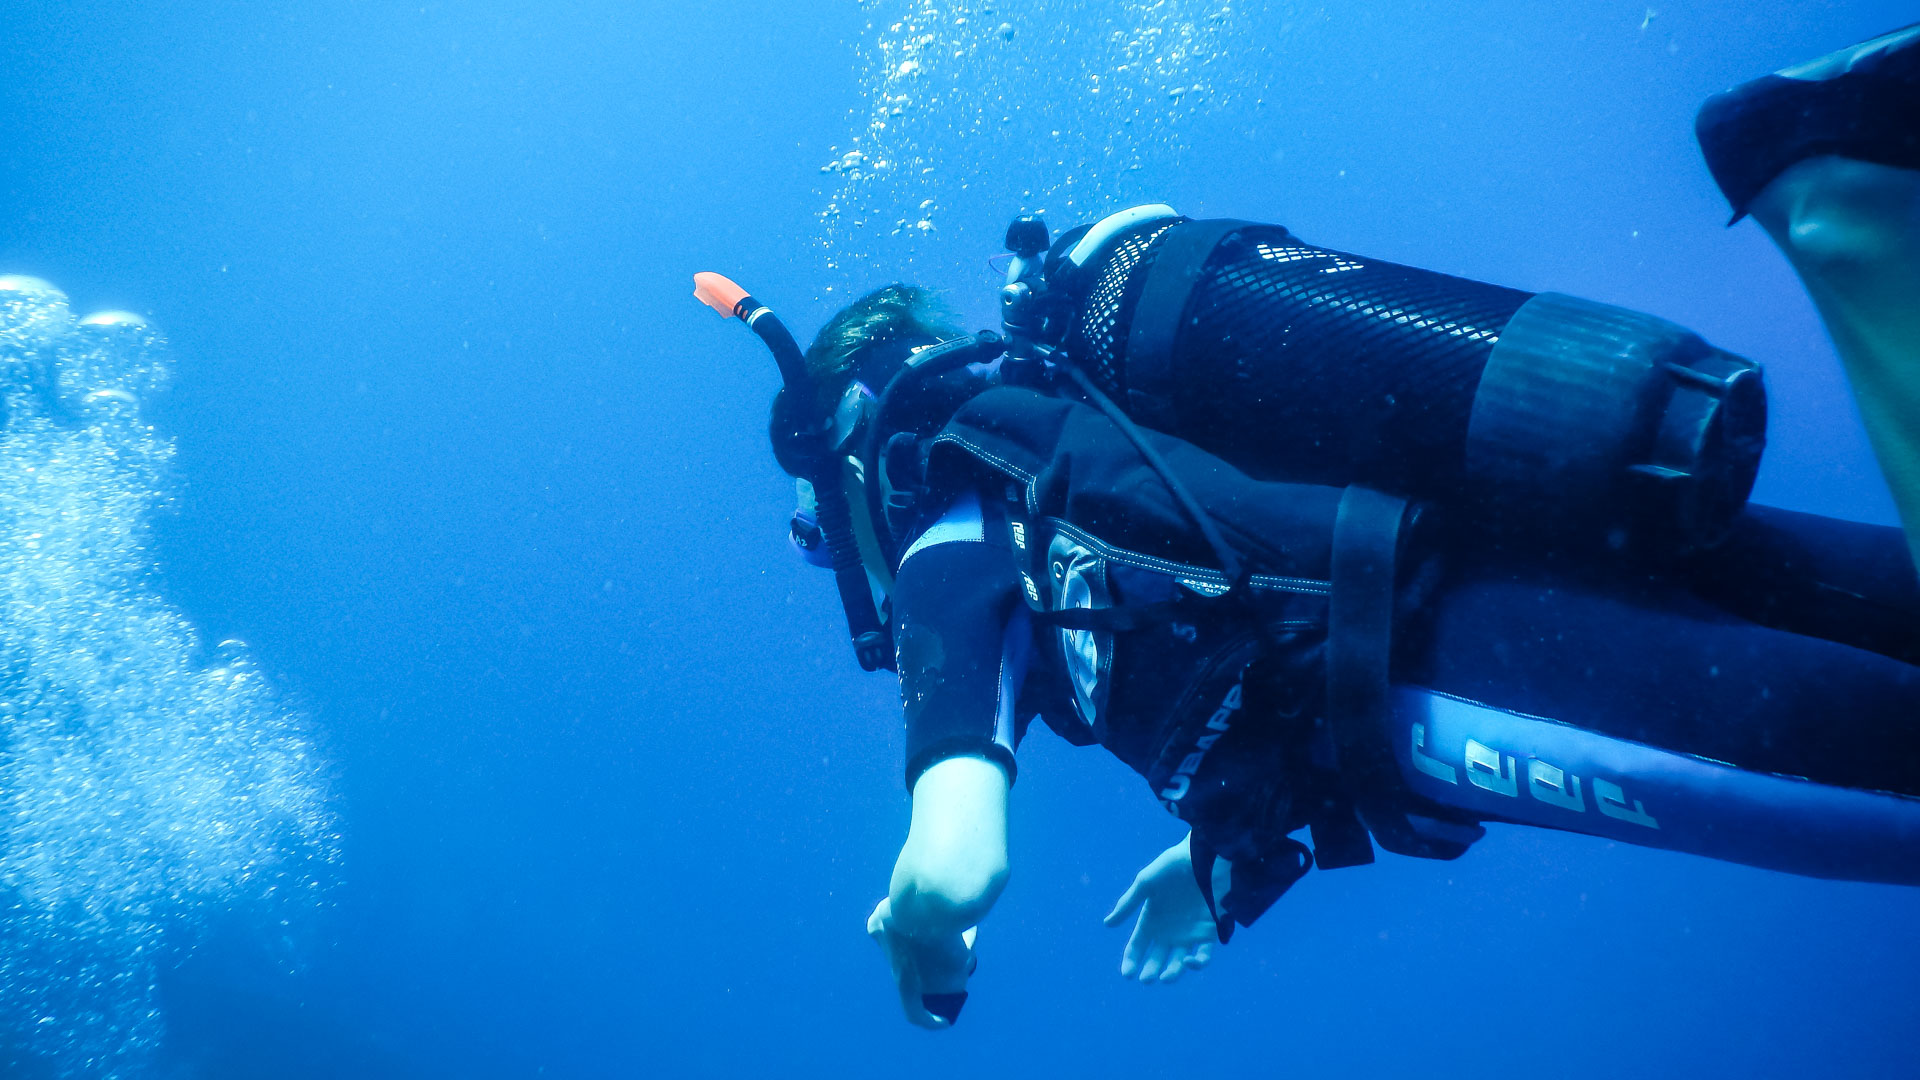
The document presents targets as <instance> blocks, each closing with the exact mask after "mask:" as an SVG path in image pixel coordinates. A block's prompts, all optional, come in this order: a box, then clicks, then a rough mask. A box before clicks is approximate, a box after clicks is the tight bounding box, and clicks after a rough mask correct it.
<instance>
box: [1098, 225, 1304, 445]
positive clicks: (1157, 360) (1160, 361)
mask: <svg viewBox="0 0 1920 1080" xmlns="http://www.w3.org/2000/svg"><path fill="white" fill-rule="evenodd" d="M1250 228H1273V226H1270V225H1269V226H1257V225H1256V224H1255V223H1254V222H1251V221H1236V220H1233V219H1231V218H1221V219H1218V220H1211V221H1188V222H1184V223H1182V224H1180V225H1176V226H1174V227H1173V228H1171V229H1168V230H1167V231H1166V233H1165V235H1163V236H1161V237H1160V240H1159V242H1158V244H1157V245H1156V247H1157V249H1158V250H1157V251H1155V252H1154V256H1153V262H1152V263H1151V264H1149V266H1148V268H1147V280H1146V284H1144V285H1142V286H1141V287H1140V298H1139V299H1138V300H1137V301H1135V302H1134V306H1133V323H1132V326H1131V328H1130V329H1129V330H1128V331H1127V405H1128V410H1129V411H1130V412H1132V413H1133V415H1134V416H1137V417H1139V418H1140V421H1141V422H1142V423H1144V424H1146V425H1147V426H1148V427H1156V428H1160V429H1161V430H1166V428H1167V425H1168V423H1169V422H1170V421H1171V420H1172V417H1171V416H1170V415H1169V413H1170V404H1171V402H1172V400H1173V399H1172V397H1171V395H1170V394H1169V390H1170V389H1171V386H1172V383H1173V375H1174V372H1173V346H1174V341H1175V340H1176V339H1177V338H1178V337H1179V334H1180V326H1181V323H1182V321H1183V320H1184V319H1185V318H1186V314H1187V303H1188V301H1189V300H1191V299H1192V298H1193V290H1194V289H1195V287H1197V286H1198V285H1199V284H1200V278H1201V276H1202V275H1203V274H1204V273H1205V272H1206V269H1207V264H1208V263H1209V262H1210V261H1211V260H1212V259H1213V253H1214V251H1215V249H1217V248H1219V247H1220V245H1221V244H1224V243H1226V242H1227V240H1228V239H1230V238H1231V237H1232V236H1233V235H1234V234H1235V233H1238V232H1240V231H1241V230H1243V229H1250Z"/></svg>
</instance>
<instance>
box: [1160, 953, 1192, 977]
mask: <svg viewBox="0 0 1920 1080" xmlns="http://www.w3.org/2000/svg"><path fill="white" fill-rule="evenodd" d="M1186 959H1187V954H1186V953H1185V952H1184V951H1182V950H1180V949H1174V950H1173V951H1172V953H1170V954H1169V955H1168V956H1167V967H1166V970H1165V971H1162V972H1161V973H1160V981H1161V982H1163V983H1170V982H1172V981H1174V980H1175V979H1178V978H1179V977H1180V973H1181V972H1182V971H1185V970H1186Z"/></svg>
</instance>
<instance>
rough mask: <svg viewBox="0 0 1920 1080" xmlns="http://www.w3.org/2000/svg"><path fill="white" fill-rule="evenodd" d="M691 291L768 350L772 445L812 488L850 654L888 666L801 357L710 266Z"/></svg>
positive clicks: (826, 433) (827, 434)
mask: <svg viewBox="0 0 1920 1080" xmlns="http://www.w3.org/2000/svg"><path fill="white" fill-rule="evenodd" d="M693 284H694V288H693V295H694V296H695V297H696V298H698V299H699V300H700V301H701V302H702V303H704V304H706V305H707V306H708V307H710V308H712V309H713V310H715V311H717V312H719V313H720V315H721V317H722V318H733V319H739V320H740V321H741V322H743V323H746V324H747V329H749V330H752V331H753V332H754V335H755V336H757V337H758V338H759V339H760V341H761V342H762V343H763V344H765V345H766V347H767V350H768V351H769V352H771V353H773V360H774V363H775V364H777V365H779V368H780V381H781V383H782V385H783V387H784V388H785V393H784V394H783V395H782V396H783V397H784V399H785V401H786V407H785V408H783V409H781V410H780V411H778V412H777V413H776V421H775V422H776V425H777V426H776V428H775V431H774V440H775V443H776V446H775V450H776V453H777V456H779V458H780V460H781V462H782V464H783V466H786V467H788V468H789V471H791V472H793V473H794V474H795V475H796V476H797V477H798V478H799V479H801V480H805V481H806V482H807V483H808V484H809V485H810V486H811V487H812V488H813V493H814V501H815V511H814V512H815V515H816V520H817V522H818V526H819V529H820V533H821V535H822V537H823V538H824V539H825V541H826V548H827V555H828V562H829V564H830V565H831V566H832V568H833V580H834V585H835V586H836V587H837V588H838V590H839V592H840V604H841V606H842V607H843V608H845V609H846V613H847V635H848V637H850V638H851V639H852V642H853V653H854V656H855V657H856V658H857V659H858V660H859V661H860V667H861V668H862V669H863V670H866V671H879V670H881V669H882V668H885V669H888V670H891V669H892V668H893V640H892V637H891V635H889V634H888V632H887V628H886V627H885V626H884V625H883V624H882V623H881V621H880V614H879V611H878V610H877V609H876V607H875V604H874V598H873V587H872V585H871V584H870V583H869V582H868V580H867V571H866V568H865V566H864V565H863V563H862V560H861V558H860V542H859V540H858V538H857V537H856V536H855V534H854V526H853V515H852V511H851V509H850V508H849V506H848V503H847V499H848V495H849V493H848V491H847V486H846V483H845V477H844V470H843V469H842V468H841V467H840V462H839V461H838V460H837V458H838V456H839V455H837V454H836V453H835V452H834V449H833V447H832V446H830V445H829V440H830V438H831V437H832V429H833V427H834V418H833V417H832V416H825V417H822V416H819V415H817V410H816V409H815V408H814V407H813V401H814V396H815V391H814V388H813V385H812V380H810V379H809V378H808V376H807V365H806V359H805V356H804V355H803V354H802V353H801V351H800V346H799V343H797V342H795V341H794V340H793V334H792V332H791V331H789V330H788V329H787V327H786V324H785V323H782V322H781V321H780V317H779V316H777V315H775V314H774V313H773V311H772V310H771V309H770V308H768V307H767V306H766V305H765V304H762V303H760V302H759V301H758V300H755V299H754V298H753V297H752V296H751V295H750V294H748V292H747V290H745V289H743V288H741V287H740V286H739V285H737V284H735V283H734V282H732V281H730V280H728V279H727V278H725V277H723V276H721V275H719V274H715V273H699V274H695V275H694V276H693Z"/></svg>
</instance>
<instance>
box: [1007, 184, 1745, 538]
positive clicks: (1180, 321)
mask: <svg viewBox="0 0 1920 1080" xmlns="http://www.w3.org/2000/svg"><path fill="white" fill-rule="evenodd" d="M1007 246H1008V248H1009V250H1011V251H1012V252H1013V255H1014V257H1013V261H1012V263H1011V265H1010V267H1009V270H1008V275H1007V284H1006V286H1005V287H1004V289H1003V290H1002V310H1003V320H1004V324H1005V327H1006V332H1007V337H1008V339H1009V349H1010V353H1011V359H1010V363H1012V364H1014V365H1015V366H1016V369H1024V370H1026V371H1029V372H1032V373H1039V372H1042V371H1045V370H1052V369H1053V368H1056V367H1063V368H1070V369H1077V370H1078V371H1080V372H1084V373H1085V374H1086V376H1087V377H1088V378H1089V379H1090V380H1091V381H1092V382H1093V383H1094V384H1096V385H1098V386H1099V387H1100V389H1101V390H1103V391H1104V392H1105V393H1106V394H1107V395H1108V396H1110V397H1111V398H1113V399H1114V400H1115V401H1117V402H1119V403H1121V404H1122V405H1123V406H1124V407H1125V409H1126V411H1127V412H1128V414H1130V415H1131V416H1132V417H1133V418H1134V419H1135V420H1137V421H1138V422H1140V423H1142V424H1144V425H1146V426H1148V427H1152V428H1156V429H1158V430H1161V431H1164V432H1166V433H1168V434H1172V435H1176V436H1178V437H1180V438H1182V439H1185V440H1187V441H1189V442H1192V443H1194V444H1196V445H1198V446H1200V447H1201V448H1202V449H1205V450H1208V451H1210V452H1212V453H1214V454H1217V455H1219V456H1220V457H1222V458H1224V459H1225V460H1227V461H1229V462H1231V463H1233V464H1234V465H1235V466H1237V467H1239V468H1241V469H1243V470H1245V471H1247V472H1248V473H1249V474H1251V475H1253V476H1255V477H1258V478H1261V479H1270V480H1287V481H1293V482H1304V483H1321V484H1333V485H1346V484H1352V483H1360V484H1366V485H1369V486H1372V487H1376V488H1379V489H1382V490H1386V491H1392V492H1395V493H1397V494H1400V495H1404V496H1407V497H1410V498H1415V499H1423V500H1429V501H1432V502H1435V503H1438V504H1442V505H1447V506H1452V507H1456V508H1459V507H1466V508H1468V509H1469V513H1468V514H1466V515H1465V517H1466V518H1467V519H1469V520H1470V521H1472V522H1473V523H1474V524H1475V525H1477V526H1482V527H1486V528H1489V529H1491V530H1493V531H1494V532H1496V533H1501V534H1508V535H1525V536H1527V537H1528V538H1529V539H1530V541H1532V542H1535V543H1538V544H1541V545H1543V546H1556V545H1572V546H1596V545H1605V546H1607V547H1611V548H1614V549H1623V548H1625V549H1630V550H1633V551H1638V552H1647V553H1652V554H1675V553H1680V552H1685V551H1688V550H1694V549H1698V548H1704V547H1711V546H1713V545H1714V544H1716V543H1718V542H1719V541H1720V540H1721V539H1722V538H1724V536H1725V535H1726V533H1727V530H1728V529H1729V527H1730V526H1731V524H1732V522H1733V520H1734V518H1735V517H1736V516H1737V515H1738V514H1739V513H1740V511H1741V509H1742V508H1743V507H1744V506H1745V505H1746V501H1747V496H1748V494H1749V492H1750V491H1751V490H1752V487H1753V481H1754V476H1755V474H1756V473H1757V471H1758V469H1759V463H1760V455H1761V450H1762V448H1763V446H1764V444H1765V431H1766V393H1765V390H1764V388H1763V386H1762V382H1761V372H1760V368H1759V366H1758V365H1756V364H1754V363H1753V362H1751V361H1748V360H1745V359H1743V358H1741V357H1738V356H1735V355H1733V354H1731V353H1728V352H1724V351H1722V350H1720V349H1716V348H1714V347H1712V346H1710V345H1708V344H1707V343H1706V342H1704V341H1702V340H1701V339H1700V338H1699V337H1698V336H1697V335H1695V334H1693V333H1691V332H1689V331H1687V330H1685V329H1683V328H1681V327H1679V326H1676V325H1674V324H1673V323H1670V322H1666V321H1664V320H1662V319H1657V318H1654V317H1653V316H1650V315H1643V314H1640V313H1638V312H1633V311H1628V310H1625V309H1622V308H1617V307H1611V306H1608V305H1605V304H1598V303H1594V302H1592V301H1587V300H1580V299H1576V298H1574V297H1570V296H1563V295H1559V294H1554V293H1540V294H1534V293H1527V292H1522V291H1519V290H1515V289H1507V288H1502V287H1500V286H1497V285H1489V284H1485V283H1482V282H1478V281H1470V280H1467V279H1464V278H1457V277H1450V276H1448V275H1445V274H1438V273H1434V272H1431V271H1426V270H1420V269H1417V268H1413V267H1407V266H1400V265H1396V264H1393V263H1387V262H1382V261H1378V260H1374V259H1369V258H1366V257H1363V256H1358V255H1351V254H1347V253H1344V252H1338V251H1332V250H1328V249H1326V248H1320V247H1316V246H1314V245H1311V244H1308V243H1305V242H1304V241H1301V240H1299V239H1298V238H1296V237H1294V236H1293V235H1292V234H1291V233H1289V232H1288V231H1287V230H1286V229H1284V228H1281V227H1279V226H1275V225H1261V224H1255V223H1251V222H1244V221H1196V220H1190V219H1187V218H1183V217H1180V216H1178V215H1177V214H1176V213H1175V212H1174V211H1173V210H1172V209H1171V208H1169V207H1167V206H1164V205H1158V204H1155V205H1150V206H1142V207H1135V208H1134V209H1132V210H1128V211H1124V212H1122V213H1120V214H1115V215H1113V216H1111V217H1108V218H1106V219H1104V220H1102V221H1100V222H1098V223H1096V224H1094V225H1092V226H1083V227H1081V228H1080V229H1076V230H1074V231H1071V232H1069V233H1066V234H1065V235H1063V236H1062V237H1061V238H1060V239H1059V241H1058V242H1057V243H1055V242H1050V238H1049V235H1048V232H1047V228H1046V226H1045V225H1044V224H1043V223H1042V222H1041V221H1040V220H1039V219H1037V218H1022V219H1019V220H1017V221H1016V222H1014V224H1013V226H1012V227H1011V228H1010V229H1009V230H1008V236H1007Z"/></svg>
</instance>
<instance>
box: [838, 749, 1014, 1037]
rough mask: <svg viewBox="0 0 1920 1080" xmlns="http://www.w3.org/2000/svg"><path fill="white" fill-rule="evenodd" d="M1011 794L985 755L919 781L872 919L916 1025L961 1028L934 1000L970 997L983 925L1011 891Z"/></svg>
mask: <svg viewBox="0 0 1920 1080" xmlns="http://www.w3.org/2000/svg"><path fill="white" fill-rule="evenodd" d="M1007 794H1008V783H1007V774H1006V772H1005V770H1003V769H1002V768H1001V767H1000V766H999V765H997V764H995V763H993V762H991V761H988V760H987V759H986V758H983V757H972V756H968V757H955V758H948V759H947V760H945V761H941V762H938V763H936V764H934V765H932V766H930V767H929V768H928V769H927V771H925V772H923V773H921V774H920V778H919V779H918V780H917V781H915V782H914V786H913V823H912V824H911V825H910V826H908V829H907V842H906V844H904V845H903V846H902V847H901V849H900V858H899V859H898V860H897V861H896V862H895V863H894V867H893V883H892V886H891V888H890V889H889V890H888V894H887V898H886V899H884V900H882V901H880V904H879V906H878V907H876V908H874V909H873V915H872V916H871V917H870V918H868V920H867V933H868V934H870V935H872V936H873V939H874V940H875V941H876V942H878V943H879V945H880V948H881V950H882V951H884V952H885V953H886V955H887V961H888V963H889V965H891V967H892V968H893V978H894V982H895V984H896V985H897V986H898V988H899V991H900V1008H901V1010H902V1011H903V1012H905V1013H906V1017H907V1020H908V1021H909V1022H910V1023H913V1024H917V1025H919V1026H921V1027H925V1028H935V1029H939V1028H945V1027H948V1026H951V1024H952V1020H951V1019H949V1018H948V1017H946V1016H937V1015H935V1014H934V1013H933V1012H932V1011H930V1009H929V1007H928V1002H927V998H926V995H952V994H959V993H962V992H964V991H965V990H966V987H967V977H968V976H969V975H971V974H972V973H973V928H974V927H975V926H977V925H978V924H979V922H980V920H982V919H984V918H986V916H987V912H988V911H990V910H992V908H993V904H994V901H996V900H998V899H999V898H1000V893H1001V890H1003V889H1005V888H1006V884H1007ZM949 1015H950V1014H949Z"/></svg>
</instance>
